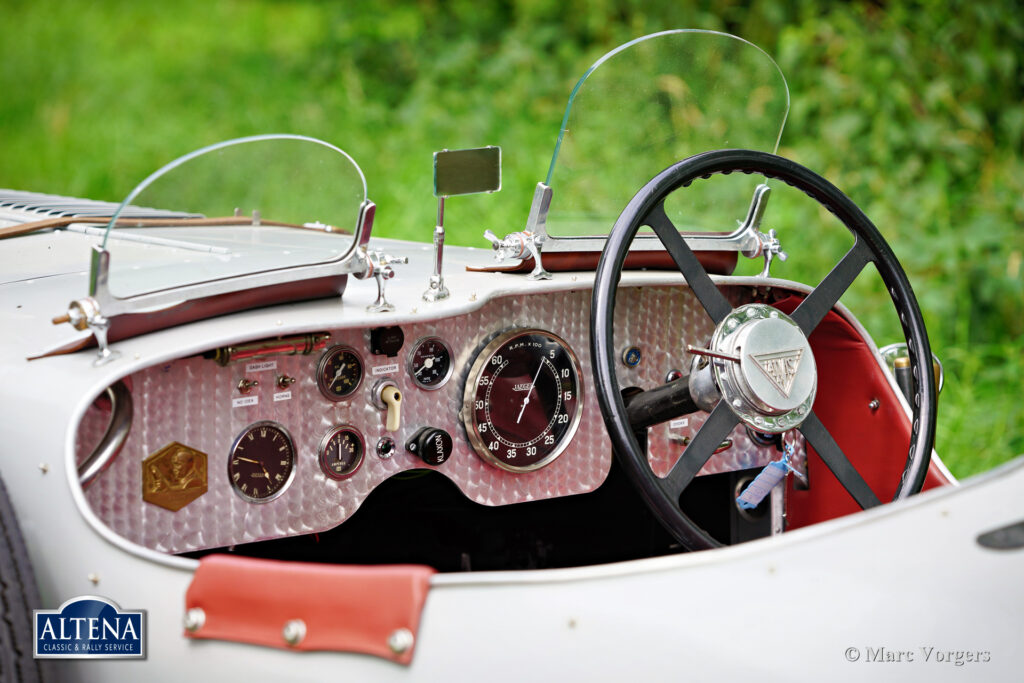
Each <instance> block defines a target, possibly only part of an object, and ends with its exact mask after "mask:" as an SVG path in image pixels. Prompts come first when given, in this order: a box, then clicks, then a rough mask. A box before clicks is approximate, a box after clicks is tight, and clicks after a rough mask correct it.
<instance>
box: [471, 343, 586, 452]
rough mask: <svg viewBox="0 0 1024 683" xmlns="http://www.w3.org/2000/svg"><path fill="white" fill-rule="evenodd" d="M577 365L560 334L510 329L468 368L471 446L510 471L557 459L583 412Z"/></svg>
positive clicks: (486, 348)
mask: <svg viewBox="0 0 1024 683" xmlns="http://www.w3.org/2000/svg"><path fill="white" fill-rule="evenodd" d="M580 390H581V385H580V364H579V361H578V360H577V359H576V355H575V354H574V353H573V352H572V349H570V348H569V345H568V344H566V343H565V341H563V340H562V339H561V338H559V337H558V336H556V335H554V334H552V333H550V332H545V331H544V330H533V329H527V330H511V331H509V332H505V333H504V334H501V335H499V336H498V337H497V338H496V339H494V340H493V341H491V342H490V343H489V344H487V346H485V347H484V349H483V351H481V352H480V355H478V356H477V357H476V360H475V361H474V362H473V366H472V368H471V369H470V371H469V378H468V380H467V382H466V390H465V393H464V404H463V409H462V418H463V421H464V422H465V425H466V432H467V434H468V435H469V440H470V442H471V443H472V444H473V448H474V449H475V450H476V452H477V454H479V455H480V457H481V458H483V459H484V460H485V461H487V462H489V463H491V464H492V465H495V466H497V467H500V468H501V469H503V470H507V471H509V472H531V471H533V470H536V469H540V468H541V467H544V466H545V465H547V464H549V463H550V462H551V461H553V460H554V459H555V458H557V457H558V456H559V455H560V454H561V453H562V451H563V450H565V447H566V446H567V445H568V443H569V440H570V439H572V436H573V434H574V433H575V432H576V428H577V427H578V426H579V422H580V415H581V414H582V412H583V400H582V396H581V395H580Z"/></svg>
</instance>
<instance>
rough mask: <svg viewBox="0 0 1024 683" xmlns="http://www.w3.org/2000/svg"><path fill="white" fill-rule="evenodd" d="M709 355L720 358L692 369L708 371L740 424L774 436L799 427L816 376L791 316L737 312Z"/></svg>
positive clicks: (763, 310) (752, 309) (757, 308)
mask: <svg viewBox="0 0 1024 683" xmlns="http://www.w3.org/2000/svg"><path fill="white" fill-rule="evenodd" d="M711 350H712V351H714V352H715V353H716V354H718V355H719V356H720V357H719V358H714V359H704V358H700V359H698V361H697V362H696V364H695V367H694V369H695V370H696V371H697V372H698V373H699V372H701V371H703V372H705V373H706V372H708V370H710V372H711V375H712V377H713V378H714V385H715V387H716V388H717V389H718V393H719V395H720V396H721V399H722V400H724V401H726V402H727V403H728V404H729V407H730V408H731V409H732V411H733V412H734V413H735V414H736V416H737V417H739V418H740V420H741V421H742V422H743V423H744V424H746V425H748V426H750V427H751V428H752V429H755V430H757V431H759V432H766V433H769V434H776V433H779V432H784V431H786V430H789V429H793V428H794V427H797V426H799V425H800V423H802V422H803V420H804V418H805V417H806V416H807V414H808V412H809V411H810V409H811V406H812V404H813V403H814V397H815V394H816V393H817V388H818V371H817V367H816V366H815V364H814V354H813V353H812V352H811V346H810V344H809V343H808V341H807V337H806V336H805V335H804V333H803V332H802V331H801V330H800V327H799V326H798V325H797V324H796V323H795V322H794V321H793V320H792V319H791V318H790V317H789V316H787V315H786V314H784V313H782V312H781V311H779V310H777V309H775V308H772V307H771V306H766V305H764V304H747V305H745V306H740V307H739V308H737V309H736V310H734V311H733V312H732V313H730V314H729V315H727V316H726V317H725V319H723V320H722V322H721V323H720V324H719V325H718V327H717V328H716V330H715V333H714V335H713V336H712V338H711ZM727 357H731V358H732V359H733V360H726V359H725V358H727ZM702 362H705V363H707V365H708V366H709V367H708V368H707V369H704V368H701V367H699V366H700V364H701V363H702Z"/></svg>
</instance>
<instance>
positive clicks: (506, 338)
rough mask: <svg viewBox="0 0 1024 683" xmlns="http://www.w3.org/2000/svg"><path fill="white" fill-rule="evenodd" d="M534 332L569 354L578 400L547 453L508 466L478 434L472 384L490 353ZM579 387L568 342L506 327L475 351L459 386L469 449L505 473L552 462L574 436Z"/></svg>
mask: <svg viewBox="0 0 1024 683" xmlns="http://www.w3.org/2000/svg"><path fill="white" fill-rule="evenodd" d="M535 334H536V335H542V336H545V337H547V338H548V339H550V340H551V341H553V342H555V343H556V344H558V345H559V346H561V347H562V349H564V350H565V352H566V355H568V356H569V360H570V362H571V363H572V369H573V372H574V373H576V392H577V396H578V397H579V399H578V400H577V401H576V413H575V415H573V416H572V418H571V421H570V424H569V429H567V430H566V432H565V434H564V435H563V436H562V438H561V440H560V441H559V442H558V443H556V444H555V447H554V449H553V450H552V451H551V453H549V454H548V455H546V456H545V457H544V458H542V459H541V460H538V461H537V462H535V463H533V464H532V465H527V466H525V467H517V466H515V465H509V464H508V463H507V462H504V461H503V460H501V459H500V458H498V457H496V456H495V455H494V454H493V453H491V451H490V449H489V448H487V444H486V442H485V441H484V438H483V437H482V436H481V435H480V425H479V424H477V421H476V411H475V410H474V409H473V400H474V399H475V398H476V387H477V383H478V382H479V381H480V375H481V373H482V372H483V370H484V368H486V367H487V364H488V363H489V362H490V360H491V357H492V356H494V354H495V352H496V351H497V350H498V349H500V348H501V347H503V346H504V345H505V344H507V343H508V342H510V341H512V340H514V339H518V338H519V337H525V336H528V335H535ZM583 390H584V389H583V373H582V372H581V370H580V361H579V358H577V357H576V353H575V352H574V351H573V350H572V347H571V346H569V344H568V342H566V341H565V340H564V339H562V338H561V337H559V336H558V335H557V334H555V333H553V332H549V331H547V330H542V329H539V328H516V329H511V330H507V331H505V332H502V333H501V334H499V335H498V336H497V337H495V338H494V339H492V340H491V341H490V342H488V343H487V345H486V346H484V348H483V349H482V350H481V351H480V353H478V354H477V356H476V358H475V359H474V360H473V365H472V366H471V367H470V370H469V375H468V376H467V377H466V386H465V387H463V391H462V410H461V411H460V415H461V417H462V423H463V426H464V427H465V428H466V436H467V437H469V443H470V444H471V445H472V446H473V450H474V451H476V454H477V455H479V456H480V458H481V459H482V460H483V461H484V462H486V463H488V464H490V465H493V466H495V467H497V468H498V469H501V470H504V471H506V472H512V473H514V474H523V473H526V472H534V471H536V470H539V469H541V468H542V467H546V466H548V465H550V464H551V463H552V462H554V460H555V458H557V457H558V456H560V455H561V454H562V453H563V452H564V451H565V449H566V448H567V447H568V445H569V443H570V442H571V441H572V438H573V436H575V435H576V430H577V429H578V428H579V426H580V420H581V418H582V417H583V404H584V401H585V397H584V394H583Z"/></svg>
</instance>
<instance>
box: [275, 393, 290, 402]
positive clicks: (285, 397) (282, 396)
mask: <svg viewBox="0 0 1024 683" xmlns="http://www.w3.org/2000/svg"><path fill="white" fill-rule="evenodd" d="M290 400H292V392H290V391H279V392H277V393H276V394H274V403H277V402H278V401H290Z"/></svg>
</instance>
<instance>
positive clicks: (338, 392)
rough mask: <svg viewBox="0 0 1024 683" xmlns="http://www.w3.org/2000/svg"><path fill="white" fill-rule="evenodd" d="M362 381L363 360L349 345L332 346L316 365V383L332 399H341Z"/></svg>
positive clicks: (349, 394) (350, 393) (347, 395)
mask: <svg viewBox="0 0 1024 683" xmlns="http://www.w3.org/2000/svg"><path fill="white" fill-rule="evenodd" d="M362 381H363V360H362V359H361V358H360V357H359V354H358V353H356V350H355V349H353V348H352V347H351V346H340V345H339V346H332V347H331V348H329V349H327V352H326V353H324V355H323V357H322V358H321V359H320V363H319V364H318V365H317V366H316V385H317V386H318V387H320V393H322V394H323V395H324V396H326V397H327V398H329V399H331V400H332V401H341V400H344V399H346V398H348V397H349V396H351V395H352V393H353V392H354V391H355V390H356V389H358V388H359V385H360V383H361V382H362Z"/></svg>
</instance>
